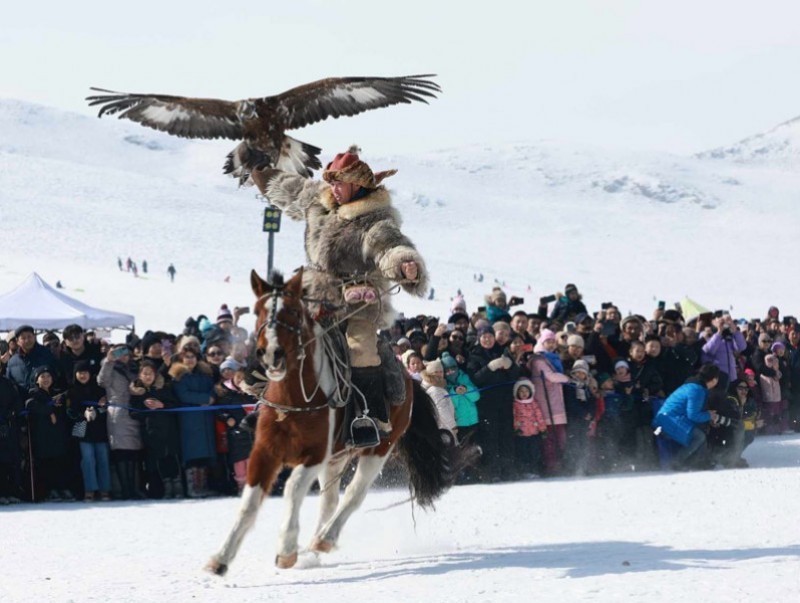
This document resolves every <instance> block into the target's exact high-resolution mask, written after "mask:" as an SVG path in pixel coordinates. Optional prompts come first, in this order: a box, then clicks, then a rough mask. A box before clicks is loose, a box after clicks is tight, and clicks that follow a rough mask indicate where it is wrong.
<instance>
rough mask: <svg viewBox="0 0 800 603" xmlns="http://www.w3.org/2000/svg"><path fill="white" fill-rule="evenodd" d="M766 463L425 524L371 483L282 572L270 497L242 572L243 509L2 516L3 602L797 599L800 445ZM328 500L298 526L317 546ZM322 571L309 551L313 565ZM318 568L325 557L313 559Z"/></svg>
mask: <svg viewBox="0 0 800 603" xmlns="http://www.w3.org/2000/svg"><path fill="white" fill-rule="evenodd" d="M745 456H746V457H747V458H748V459H749V460H750V463H751V468H749V469H739V470H716V471H710V472H708V471H707V472H698V473H681V474H656V473H652V474H624V475H613V476H600V477H594V478H585V479H566V478H564V479H553V480H532V481H527V482H518V483H508V484H499V485H475V486H460V487H456V488H454V489H452V490H451V491H450V492H449V493H448V494H446V495H445V496H444V498H442V499H441V501H440V502H439V504H438V505H437V510H436V511H435V512H432V513H427V512H423V511H420V510H419V509H416V510H415V511H414V512H413V514H412V510H411V507H410V505H409V504H403V505H400V506H397V507H394V508H390V509H386V510H384V508H385V507H388V506H390V505H392V504H394V503H396V502H399V501H402V500H404V499H405V497H406V494H407V493H406V492H405V491H404V490H400V489H395V490H377V489H373V491H372V492H371V493H370V495H369V496H368V497H367V499H366V501H365V504H364V506H363V507H362V509H361V510H359V511H358V512H357V513H356V514H355V515H354V516H353V518H352V520H351V522H350V524H349V525H348V526H347V528H346V529H345V531H344V533H343V536H342V539H341V542H340V549H338V550H336V551H334V552H333V553H331V554H330V555H329V556H326V557H323V558H322V560H321V561H320V563H319V565H318V566H311V567H307V568H305V569H292V570H277V569H275V568H274V566H273V559H274V555H275V542H276V538H277V526H278V521H279V518H281V517H282V508H283V507H282V500H280V499H278V498H270V499H268V500H267V501H266V502H265V504H264V506H263V507H262V510H261V514H260V517H259V520H258V522H257V524H256V527H255V529H254V530H253V532H252V533H250V534H249V535H248V537H247V539H246V540H245V543H244V545H243V547H242V550H241V552H240V554H239V556H238V558H237V559H236V561H235V562H234V564H233V565H232V567H231V570H230V572H229V573H228V576H226V577H225V578H218V577H215V576H211V575H208V574H206V573H204V572H203V571H202V570H201V568H202V566H203V564H204V563H205V561H206V560H207V558H208V557H209V556H210V555H211V554H212V553H213V552H214V551H215V550H216V547H217V546H218V545H219V544H220V543H221V542H222V539H223V538H224V536H225V534H226V533H227V530H228V529H229V527H230V525H231V523H232V520H233V517H234V515H235V513H236V510H237V505H238V502H237V501H236V500H234V499H232V498H225V499H213V500H204V501H174V502H173V501H170V502H153V503H140V504H129V503H122V502H119V503H108V504H105V505H103V504H93V505H91V506H88V505H85V504H83V503H73V504H52V503H51V504H39V505H35V506H34V505H19V506H15V507H5V508H1V509H0V542H2V543H3V546H2V547H1V548H0V567H2V568H3V576H4V579H3V580H2V581H0V598H2V600H3V601H11V602H18V601H19V602H23V601H24V602H29V601H37V602H39V601H48V602H49V601H54V602H55V601H58V602H61V601H63V602H70V601H115V602H127V601H136V602H139V601H148V602H150V601H159V602H163V601H192V600H196V601H218V602H222V603H224V602H227V601H230V602H231V603H246V602H249V601H317V600H320V601H331V602H335V601H347V602H350V603H351V602H353V601H374V602H376V603H382V602H385V601H392V602H394V601H398V602H399V601H420V600H426V601H432V602H433V601H436V602H466V601H469V602H470V603H481V602H484V601H485V602H491V603H495V602H498V601H525V600H534V601H609V602H617V601H648V602H652V603H660V602H665V603H666V602H669V603H676V602H680V601H796V600H797V593H798V589H800V542H798V530H797V517H798V515H800V436H797V435H791V436H789V435H785V436H773V437H761V438H758V439H757V440H756V442H755V443H754V444H753V445H752V446H751V447H750V448H749V449H748V450H747V451H746V453H745ZM316 505H317V497H316V496H315V495H311V496H310V497H309V500H307V501H306V505H305V506H304V508H303V512H302V515H301V535H300V537H301V543H302V542H304V541H307V539H309V538H310V537H311V530H312V529H313V526H314V520H315V516H316ZM305 560H306V561H309V559H308V558H306V559H305ZM309 565H311V564H309Z"/></svg>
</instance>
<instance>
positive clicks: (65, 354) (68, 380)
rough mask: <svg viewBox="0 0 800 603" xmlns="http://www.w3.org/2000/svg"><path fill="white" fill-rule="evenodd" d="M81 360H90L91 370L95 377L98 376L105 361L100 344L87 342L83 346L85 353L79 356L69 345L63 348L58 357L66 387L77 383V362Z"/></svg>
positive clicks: (59, 367)
mask: <svg viewBox="0 0 800 603" xmlns="http://www.w3.org/2000/svg"><path fill="white" fill-rule="evenodd" d="M80 360H86V361H88V362H89V366H90V367H91V368H90V370H89V372H90V373H91V374H92V376H93V377H97V373H99V372H100V365H101V364H102V362H103V353H102V352H101V351H100V345H99V344H96V343H95V344H92V343H89V342H87V343H86V344H85V345H84V346H83V353H81V354H79V355H77V356H76V355H75V354H73V353H72V350H71V349H69V348H68V347H67V346H63V347H62V348H61V355H60V356H59V357H58V369H59V372H60V373H61V379H62V383H63V384H64V387H65V388H67V387H70V386H71V385H72V384H73V383H75V364H76V363H77V362H79V361H80Z"/></svg>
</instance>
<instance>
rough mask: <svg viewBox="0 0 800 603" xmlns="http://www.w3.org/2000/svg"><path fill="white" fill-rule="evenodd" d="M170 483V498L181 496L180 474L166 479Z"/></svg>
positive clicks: (182, 494)
mask: <svg viewBox="0 0 800 603" xmlns="http://www.w3.org/2000/svg"><path fill="white" fill-rule="evenodd" d="M168 481H169V482H170V483H171V484H172V498H183V497H184V493H183V482H182V481H181V476H180V475H179V476H178V477H173V478H171V479H170V480H168Z"/></svg>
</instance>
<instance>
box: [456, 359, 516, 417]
mask: <svg viewBox="0 0 800 603" xmlns="http://www.w3.org/2000/svg"><path fill="white" fill-rule="evenodd" d="M501 356H503V348H502V347H500V346H499V345H494V346H493V347H492V348H490V349H488V350H487V349H486V348H484V347H483V346H481V345H480V343H478V344H476V345H475V346H474V347H473V348H472V351H471V352H470V355H469V360H467V373H468V374H469V376H470V378H471V379H472V382H473V383H474V384H475V385H477V386H478V387H479V388H486V389H484V390H483V391H482V392H481V398H480V400H479V402H478V411H479V413H480V409H481V407H484V406H490V405H493V404H502V405H508V407H509V409H510V407H511V406H512V405H513V400H514V398H513V395H512V393H511V391H512V388H513V385H514V382H515V381H516V380H517V379H518V378H519V376H520V374H521V373H522V370H521V369H520V368H519V366H517V365H516V364H515V363H514V362H513V361H512V360H511V359H510V358H509V361H510V362H511V365H510V367H509V368H507V369H504V368H499V369H497V370H494V371H493V370H492V369H491V368H489V363H490V362H491V361H492V360H495V359H497V358H500V357H501ZM506 358H508V357H507V356H506Z"/></svg>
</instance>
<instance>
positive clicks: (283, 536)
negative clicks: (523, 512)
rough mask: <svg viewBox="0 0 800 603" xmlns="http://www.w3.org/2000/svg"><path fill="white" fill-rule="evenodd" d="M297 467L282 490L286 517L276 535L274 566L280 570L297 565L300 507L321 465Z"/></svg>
mask: <svg viewBox="0 0 800 603" xmlns="http://www.w3.org/2000/svg"><path fill="white" fill-rule="evenodd" d="M323 464H324V463H318V464H316V465H311V466H305V465H297V467H295V468H294V469H293V470H292V474H291V475H290V476H289V479H288V480H286V485H285V486H284V489H283V500H284V503H285V504H286V516H285V518H284V521H283V524H282V525H281V529H280V532H279V533H278V554H277V556H276V557H275V565H276V566H278V567H279V568H281V569H286V568H290V567H292V566H294V564H295V563H297V536H298V534H299V533H300V506H301V505H302V504H303V499H304V498H305V497H306V495H307V494H308V490H309V488H311V484H312V483H314V480H315V479H317V476H318V475H319V472H320V470H321V469H322V465H323Z"/></svg>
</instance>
